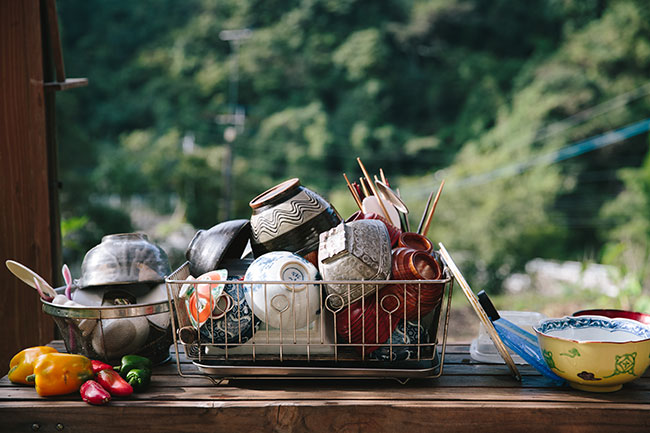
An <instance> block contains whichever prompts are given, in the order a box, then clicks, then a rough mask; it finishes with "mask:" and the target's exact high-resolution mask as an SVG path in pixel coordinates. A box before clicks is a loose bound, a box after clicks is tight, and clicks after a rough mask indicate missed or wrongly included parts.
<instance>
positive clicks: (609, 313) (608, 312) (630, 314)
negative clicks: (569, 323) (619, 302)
mask: <svg viewBox="0 0 650 433" xmlns="http://www.w3.org/2000/svg"><path fill="white" fill-rule="evenodd" d="M573 315H574V316H605V317H609V318H611V319H632V320H636V321H637V322H641V323H645V324H646V325H650V314H645V313H637V312H635V311H628V310H612V309H593V310H580V311H576V312H575V313H573Z"/></svg>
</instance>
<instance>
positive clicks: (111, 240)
mask: <svg viewBox="0 0 650 433" xmlns="http://www.w3.org/2000/svg"><path fill="white" fill-rule="evenodd" d="M170 273H171V268H170V266H169V259H168V257H167V253H165V251H163V249H162V248H160V247H159V246H157V245H155V244H153V243H152V242H150V241H149V238H148V237H147V235H145V234H142V233H122V234H114V235H107V236H104V237H103V238H102V241H101V243H100V244H99V245H97V246H95V247H93V248H91V249H90V250H89V251H88V252H87V253H86V255H85V256H84V259H83V262H82V263H81V278H80V279H79V280H78V281H77V282H76V284H75V285H76V286H78V287H79V288H81V289H84V288H87V287H95V286H108V285H116V284H130V283H164V282H165V276H166V275H169V274H170Z"/></svg>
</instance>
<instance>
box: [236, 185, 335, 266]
mask: <svg viewBox="0 0 650 433" xmlns="http://www.w3.org/2000/svg"><path fill="white" fill-rule="evenodd" d="M249 204H250V207H251V208H252V209H253V214H252V216H251V247H252V249H253V254H254V255H255V257H259V256H260V255H262V254H264V253H267V252H270V251H289V252H293V253H297V254H299V255H301V256H303V257H305V256H308V255H309V254H310V253H312V252H313V251H316V250H317V249H318V237H319V235H320V234H321V233H322V232H324V231H327V230H329V229H331V228H332V227H335V226H336V225H338V224H339V223H340V222H341V217H340V216H339V214H338V213H337V212H336V210H335V209H334V208H333V207H332V205H331V204H329V203H328V202H327V201H326V200H325V199H323V198H322V197H321V196H320V195H318V194H316V193H315V192H313V191H311V190H309V189H307V188H305V187H303V186H302V185H300V180H298V179H295V178H294V179H289V180H287V181H285V182H282V183H281V184H279V185H276V186H274V187H273V188H271V189H269V190H267V191H265V192H263V193H262V194H260V195H258V196H257V197H255V198H254V199H253V200H251V202H250V203H249ZM312 257H313V254H312ZM312 260H315V258H312Z"/></svg>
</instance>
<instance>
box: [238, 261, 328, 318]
mask: <svg viewBox="0 0 650 433" xmlns="http://www.w3.org/2000/svg"><path fill="white" fill-rule="evenodd" d="M317 279H320V276H319V275H318V269H316V267H315V266H314V265H312V264H311V263H310V262H309V261H307V260H305V259H304V258H302V257H300V256H298V255H296V254H293V253H290V252H288V251H272V252H270V253H266V254H263V255H261V256H260V257H258V258H257V259H255V261H253V263H251V265H250V266H249V267H248V270H247V271H246V275H245V277H244V280H245V281H250V282H251V283H245V284H244V296H245V297H246V302H247V303H248V305H250V306H251V309H252V310H253V314H255V316H256V317H257V318H259V319H260V320H261V321H262V322H264V323H266V324H267V325H269V326H270V327H272V328H281V329H300V328H304V327H305V326H307V325H309V324H311V323H312V322H313V321H314V320H316V318H317V317H318V314H320V302H321V299H320V290H319V286H318V285H315V284H300V281H315V280H317ZM266 281H268V282H269V283H265V282H266Z"/></svg>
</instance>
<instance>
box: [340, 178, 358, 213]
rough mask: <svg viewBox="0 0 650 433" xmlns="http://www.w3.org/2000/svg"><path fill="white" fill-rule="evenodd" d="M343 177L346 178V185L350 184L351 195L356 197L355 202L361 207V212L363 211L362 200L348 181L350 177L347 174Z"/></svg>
mask: <svg viewBox="0 0 650 433" xmlns="http://www.w3.org/2000/svg"><path fill="white" fill-rule="evenodd" d="M343 177H344V178H345V183H347V184H348V189H349V190H350V193H351V194H352V197H354V201H355V202H356V203H357V206H359V210H361V211H362V210H363V209H362V208H361V199H360V198H359V196H358V195H357V190H356V189H355V188H354V187H353V186H352V184H350V181H349V180H348V177H347V175H346V174H345V173H343Z"/></svg>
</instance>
